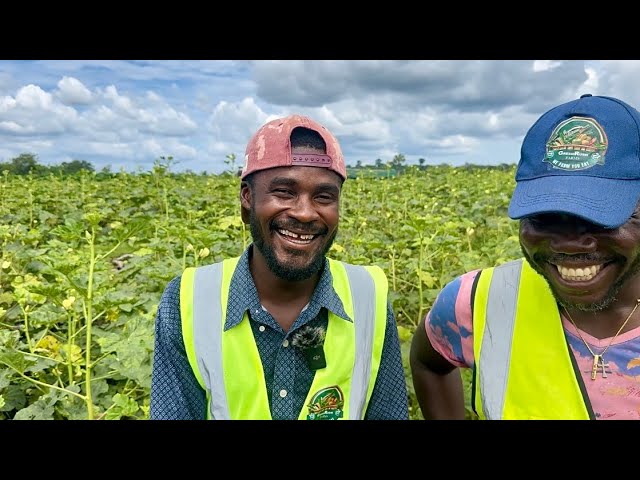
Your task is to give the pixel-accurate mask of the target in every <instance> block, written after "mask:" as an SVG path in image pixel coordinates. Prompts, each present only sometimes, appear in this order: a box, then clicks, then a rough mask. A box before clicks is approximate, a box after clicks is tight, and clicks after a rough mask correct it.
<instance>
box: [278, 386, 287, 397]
mask: <svg viewBox="0 0 640 480" xmlns="http://www.w3.org/2000/svg"><path fill="white" fill-rule="evenodd" d="M280 396H281V397H282V398H284V397H286V396H287V391H286V390H285V389H284V388H283V389H282V390H280Z"/></svg>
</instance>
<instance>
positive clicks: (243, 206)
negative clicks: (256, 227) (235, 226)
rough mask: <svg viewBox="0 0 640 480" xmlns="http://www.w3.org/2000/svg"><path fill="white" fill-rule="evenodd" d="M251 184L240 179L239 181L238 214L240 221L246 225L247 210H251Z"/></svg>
mask: <svg viewBox="0 0 640 480" xmlns="http://www.w3.org/2000/svg"><path fill="white" fill-rule="evenodd" d="M251 195H252V192H251V186H250V185H249V183H248V182H245V181H242V182H241V183H240V216H241V217H242V222H243V223H244V224H246V225H248V224H249V212H250V211H251Z"/></svg>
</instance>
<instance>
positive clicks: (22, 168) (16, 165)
mask: <svg viewBox="0 0 640 480" xmlns="http://www.w3.org/2000/svg"><path fill="white" fill-rule="evenodd" d="M37 158H38V156H37V155H36V154H34V153H21V154H20V155H18V156H17V157H15V158H13V159H12V160H11V164H10V172H11V173H13V174H15V175H26V174H28V173H29V172H31V171H33V172H35V171H37V170H38V169H39V168H38V167H41V165H40V164H39V163H38V160H37Z"/></svg>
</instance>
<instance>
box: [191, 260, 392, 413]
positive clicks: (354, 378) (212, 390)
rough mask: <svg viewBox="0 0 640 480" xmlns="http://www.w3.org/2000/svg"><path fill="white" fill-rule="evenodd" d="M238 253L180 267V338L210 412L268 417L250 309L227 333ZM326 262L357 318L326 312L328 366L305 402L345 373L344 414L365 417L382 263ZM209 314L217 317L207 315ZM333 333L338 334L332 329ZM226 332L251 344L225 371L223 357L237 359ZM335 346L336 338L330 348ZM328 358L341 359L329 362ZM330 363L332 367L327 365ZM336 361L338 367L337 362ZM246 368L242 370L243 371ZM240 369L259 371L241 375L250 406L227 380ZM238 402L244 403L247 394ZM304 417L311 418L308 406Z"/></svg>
mask: <svg viewBox="0 0 640 480" xmlns="http://www.w3.org/2000/svg"><path fill="white" fill-rule="evenodd" d="M238 259H239V257H236V258H234V259H227V260H224V261H223V262H219V263H216V264H212V265H208V266H203V267H198V268H189V269H187V270H186V271H185V272H184V273H183V277H182V278H183V280H182V283H181V313H182V316H183V319H182V320H183V321H182V325H183V338H184V342H185V347H186V350H187V356H188V357H189V361H190V363H191V365H192V368H193V370H194V373H195V374H196V377H197V379H198V381H199V382H200V384H201V386H202V387H203V388H204V389H205V390H206V391H207V398H208V401H209V412H208V417H209V418H214V419H232V418H238V417H241V418H244V417H243V415H250V416H251V418H270V412H269V409H268V401H267V397H266V395H267V392H266V384H265V381H264V372H263V370H262V365H261V362H260V358H259V353H258V351H257V347H256V346H255V341H254V339H253V333H252V331H251V328H250V326H249V323H248V318H247V316H246V314H245V317H244V318H243V320H242V322H241V323H240V324H239V325H237V326H235V327H234V328H232V329H230V330H228V331H227V332H223V326H224V323H225V319H226V308H223V306H226V305H227V299H228V288H229V285H230V283H231V276H232V275H233V271H234V270H235V267H236V265H237V262H238ZM329 265H330V268H331V273H332V277H333V283H334V288H335V289H336V292H338V294H339V296H340V298H341V300H342V302H343V305H344V307H345V312H346V313H347V314H348V315H350V317H351V318H353V320H354V322H353V323H351V322H348V321H345V320H343V319H339V318H338V317H335V316H333V314H331V313H330V314H329V315H330V326H332V327H331V328H328V330H327V337H326V338H325V354H326V356H327V367H326V368H324V369H321V370H318V371H317V372H316V374H315V377H314V381H313V383H312V388H311V389H310V391H309V394H308V397H307V399H306V401H305V405H308V404H309V403H310V400H311V398H312V396H313V394H314V393H316V390H315V389H314V387H316V388H318V386H322V385H325V384H324V383H322V382H330V383H329V384H331V382H332V381H335V383H336V384H340V381H338V380H337V379H336V378H334V376H335V377H337V378H342V379H343V380H342V382H345V381H347V382H348V384H346V385H345V384H344V383H343V388H342V390H343V391H344V396H345V399H344V400H345V403H346V402H348V404H347V405H345V407H344V412H345V414H347V415H348V417H347V418H350V419H360V418H363V417H364V414H365V411H366V407H367V405H368V401H369V399H370V397H371V392H372V390H373V385H374V383H375V378H376V376H377V373H378V368H379V364H380V356H381V353H382V345H383V343H384V330H385V328H386V311H387V281H386V277H385V276H384V273H383V272H382V270H381V269H380V268H379V267H375V266H371V267H369V266H367V267H361V266H355V265H350V264H346V263H342V262H337V261H334V260H331V259H329ZM190 297H191V299H192V300H193V301H192V305H193V310H192V311H190V309H189V308H186V307H187V306H188V305H189V304H191V302H190V301H189V298H190ZM183 307H185V308H183ZM211 319H216V321H210V320H211ZM218 319H219V320H218ZM332 332H333V336H330V335H331V333H332ZM225 335H227V336H229V338H231V339H232V340H228V341H229V342H236V343H234V345H238V342H244V343H241V344H242V345H244V347H246V351H247V353H246V355H244V356H243V360H244V359H245V358H247V359H248V360H247V361H246V362H242V364H239V363H238V362H234V369H233V371H231V372H229V371H228V372H225V371H224V369H223V364H224V363H225V360H226V361H227V362H233V361H234V360H236V359H235V358H228V357H227V356H225V355H230V354H229V353H228V352H227V353H225V349H224V345H225V340H224V339H225V338H227V337H225ZM350 337H351V340H349V338H350ZM331 345H334V348H333V349H331ZM327 349H330V350H329V351H327ZM349 350H351V352H349ZM331 358H333V359H336V361H333V362H331V361H330V359H331ZM350 359H351V360H350ZM339 360H344V361H339ZM345 361H351V364H350V365H351V366H349V365H346V364H345V363H344V362H345ZM330 364H332V365H333V366H334V368H329V367H330ZM336 365H337V366H339V367H340V368H336ZM243 368H244V369H245V370H242V369H243ZM336 371H337V373H336ZM236 374H237V375H242V376H243V377H251V376H254V377H256V378H255V379H256V381H255V382H248V383H247V382H246V380H247V378H242V380H243V381H245V383H247V385H250V386H248V387H247V388H249V389H250V390H251V391H250V392H247V393H246V394H244V388H245V387H244V386H242V387H240V388H242V389H243V390H242V392H243V395H242V397H245V398H247V405H249V404H250V405H249V406H247V407H246V408H245V407H243V406H240V405H231V406H230V405H229V398H228V386H229V382H231V384H233V385H234V386H235V387H236V388H238V387H237V384H238V383H239V382H238V381H237V375H236ZM234 378H235V380H234ZM249 397H250V398H249ZM240 402H241V403H242V400H240ZM234 411H235V414H234V413H233V412H234ZM247 412H250V413H247ZM299 418H301V419H302V418H306V413H304V408H303V411H302V412H300V417H299Z"/></svg>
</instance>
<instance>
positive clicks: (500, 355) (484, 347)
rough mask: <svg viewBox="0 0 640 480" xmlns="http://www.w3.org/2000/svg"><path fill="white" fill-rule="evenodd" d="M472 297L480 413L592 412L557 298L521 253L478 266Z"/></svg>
mask: <svg viewBox="0 0 640 480" xmlns="http://www.w3.org/2000/svg"><path fill="white" fill-rule="evenodd" d="M472 302H473V303H472V304H473V352H474V358H475V368H474V375H473V384H474V388H473V391H472V405H473V408H474V410H475V412H476V413H477V414H478V416H479V417H480V418H482V419H565V420H570V419H589V418H594V416H593V411H592V409H591V404H590V402H589V400H588V397H587V396H586V394H584V395H583V391H584V384H583V383H582V377H581V375H580V373H579V372H578V369H577V364H576V363H575V360H574V359H573V356H572V355H571V353H570V351H569V345H568V343H567V340H566V337H565V333H564V329H563V327H562V321H561V319H560V313H559V311H558V307H557V304H556V300H555V298H554V297H553V294H552V293H551V290H550V288H549V285H548V284H547V282H546V280H545V279H544V278H543V277H542V276H541V275H539V274H538V273H536V272H535V271H534V270H533V269H532V268H531V266H530V265H529V263H528V262H527V261H526V260H525V259H519V260H515V261H512V262H508V263H505V264H503V265H500V266H498V267H493V268H487V269H484V270H482V271H481V272H480V274H479V278H478V280H477V284H476V288H475V297H474V298H473V300H472Z"/></svg>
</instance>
